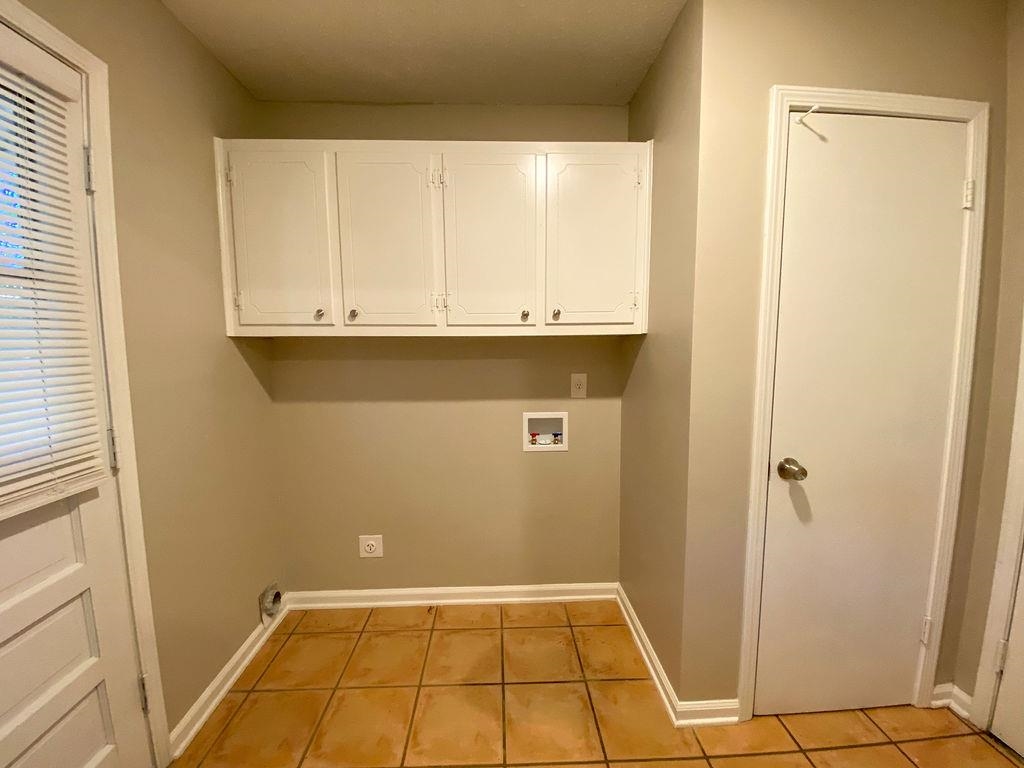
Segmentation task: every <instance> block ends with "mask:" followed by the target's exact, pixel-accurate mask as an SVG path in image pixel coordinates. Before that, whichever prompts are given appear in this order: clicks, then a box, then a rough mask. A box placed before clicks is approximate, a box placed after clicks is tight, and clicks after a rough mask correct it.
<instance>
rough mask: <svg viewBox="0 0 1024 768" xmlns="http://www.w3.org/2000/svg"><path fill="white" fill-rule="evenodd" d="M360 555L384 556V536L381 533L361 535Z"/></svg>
mask: <svg viewBox="0 0 1024 768" xmlns="http://www.w3.org/2000/svg"><path fill="white" fill-rule="evenodd" d="M359 556H360V557H384V537H383V536H381V535H380V534H376V535H374V536H360V537H359Z"/></svg>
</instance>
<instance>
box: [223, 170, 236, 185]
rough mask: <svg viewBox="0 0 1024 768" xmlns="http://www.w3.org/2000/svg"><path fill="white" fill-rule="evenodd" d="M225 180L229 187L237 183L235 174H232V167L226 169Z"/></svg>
mask: <svg viewBox="0 0 1024 768" xmlns="http://www.w3.org/2000/svg"><path fill="white" fill-rule="evenodd" d="M224 180H225V181H226V182H227V183H228V186H229V187H230V186H231V185H232V184H234V183H235V174H233V173H232V172H231V166H230V165H229V166H227V167H226V168H225V169H224Z"/></svg>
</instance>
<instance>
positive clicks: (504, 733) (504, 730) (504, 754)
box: [498, 605, 508, 765]
mask: <svg viewBox="0 0 1024 768" xmlns="http://www.w3.org/2000/svg"><path fill="white" fill-rule="evenodd" d="M498 653H499V654H500V657H499V659H498V664H499V666H500V667H501V763H502V765H504V764H505V763H507V762H508V721H507V720H506V719H505V608H504V606H501V605H499V606H498Z"/></svg>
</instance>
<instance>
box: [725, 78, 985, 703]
mask: <svg viewBox="0 0 1024 768" xmlns="http://www.w3.org/2000/svg"><path fill="white" fill-rule="evenodd" d="M812 108H815V109H817V110H818V111H821V112H834V113H841V114H858V115H884V116H890V117H915V118H923V119H932V120H948V121H955V122H960V123H965V124H966V125H967V135H968V149H967V152H968V155H967V166H966V167H965V169H964V178H965V179H971V180H973V182H974V191H973V195H974V200H973V205H972V206H971V208H970V209H965V210H964V232H965V236H964V241H963V250H962V254H963V255H962V266H961V279H960V286H961V294H960V307H959V314H958V322H957V330H958V333H957V346H956V349H957V359H956V363H955V367H954V371H953V382H954V391H953V396H952V399H951V402H950V419H949V424H948V429H947V435H946V446H945V471H944V481H943V483H944V489H943V494H942V504H941V507H940V509H939V510H938V515H939V519H938V525H937V535H936V541H935V550H934V555H933V559H932V573H931V579H930V583H929V589H928V605H927V606H922V614H923V615H926V616H928V617H930V618H931V623H930V626H928V627H927V628H923V630H922V631H923V634H922V637H924V633H927V638H928V640H929V642H928V643H927V644H923V646H922V649H921V655H920V658H919V661H918V670H917V685H916V696H915V700H914V703H915V704H917V705H918V706H930V705H931V701H932V690H933V688H934V686H935V668H936V665H937V664H938V653H939V638H941V637H942V622H943V618H944V613H945V607H946V594H947V592H948V589H949V574H950V569H951V567H952V558H953V540H954V536H955V533H956V518H957V507H958V504H959V499H960V484H961V477H962V474H963V460H964V446H965V439H966V432H967V414H968V408H969V405H970V394H971V375H972V372H973V362H974V334H975V327H976V325H977V316H978V287H979V283H980V278H981V250H982V234H983V229H984V221H985V170H986V159H987V156H988V112H989V109H988V105H987V104H985V103H981V102H975V101H960V100H955V99H942V98H932V97H926V96H906V95H902V94H894V93H881V92H874V91H851V90H839V89H830V88H805V87H795V86H780V85H777V86H775V87H773V88H772V89H771V112H770V116H769V139H768V172H767V181H768V186H767V194H766V199H765V224H764V250H763V256H762V265H761V298H760V315H759V329H758V346H757V379H756V384H755V388H754V430H753V440H752V446H751V463H750V491H749V502H748V510H747V550H746V571H745V577H744V590H743V633H742V639H741V646H740V670H739V701H740V719H741V720H747V719H750V717H752V716H753V712H754V683H755V673H756V670H757V642H758V628H759V626H760V621H761V580H762V575H763V560H764V544H765V529H766V514H767V504H768V482H767V471H768V465H769V462H770V449H771V425H772V398H773V383H774V381H775V347H776V333H777V326H778V315H779V283H780V277H781V273H782V217H783V209H784V206H785V192H786V159H787V152H788V149H789V127H790V120H789V114H790V113H791V112H801V111H803V112H806V111H808V110H810V109H812ZM965 196H966V189H965Z"/></svg>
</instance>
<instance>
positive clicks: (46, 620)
mask: <svg viewBox="0 0 1024 768" xmlns="http://www.w3.org/2000/svg"><path fill="white" fill-rule="evenodd" d="M0 19H2V20H4V21H6V22H8V23H10V24H12V26H13V27H15V28H18V29H22V30H24V31H25V32H26V34H28V35H32V36H33V37H34V36H35V33H36V32H38V33H39V34H40V35H41V36H43V37H46V38H47V45H48V46H50V47H52V48H55V49H59V50H62V53H63V49H65V48H66V49H68V54H69V55H68V58H69V59H71V60H75V59H79V60H84V62H85V63H86V64H87V65H92V64H94V63H95V62H94V61H93V60H91V59H90V58H89V57H88V56H87V55H86V54H84V52H81V51H80V50H79V49H77V48H74V47H73V46H72V45H71V44H69V43H68V44H65V42H66V41H64V40H63V39H61V38H59V36H57V34H56V33H55V32H53V31H52V29H50V28H48V27H46V26H45V25H43V24H42V23H41V22H40V21H39V20H38V18H37V17H34V16H32V15H31V14H28V13H27V12H26V11H24V10H23V9H21V8H20V7H11V6H8V5H0ZM97 70H99V67H93V66H88V67H87V69H86V71H87V73H88V74H87V77H90V78H92V77H93V76H94V75H95V76H96V79H90V86H91V87H90V97H89V99H90V101H89V104H90V106H92V107H101V106H103V105H104V103H105V97H106V91H105V87H104V86H105V80H104V79H103V78H102V77H101V76H100V75H99V74H97ZM0 79H2V80H3V84H4V89H5V95H6V98H5V102H6V106H7V108H8V109H9V110H13V112H9V113H8V116H11V117H13V122H8V123H7V126H8V127H0V166H2V167H3V169H4V174H3V187H4V190H3V199H4V201H5V202H4V212H3V214H2V218H3V220H4V227H5V230H6V231H10V232H17V233H18V234H17V236H16V238H15V240H16V241H17V242H12V243H8V242H7V240H8V238H3V241H4V242H2V243H0V248H2V249H3V250H4V251H5V255H4V261H5V263H10V262H12V261H13V260H16V259H17V258H19V257H18V256H16V255H14V254H17V253H23V255H22V256H21V257H20V258H23V259H25V260H26V261H25V264H26V266H25V269H26V272H25V273H24V275H21V276H16V275H13V273H12V276H11V279H10V280H8V281H7V282H8V283H11V284H12V285H14V284H17V285H21V284H22V283H21V281H26V280H27V281H32V280H35V281H38V282H39V287H38V291H39V294H40V296H41V297H45V296H46V294H47V292H53V291H55V290H57V288H56V287H55V286H56V285H58V284H64V285H65V286H66V287H65V288H64V290H66V291H68V294H69V297H70V296H80V297H81V298H76V299H70V298H68V299H67V301H73V302H74V303H81V305H82V306H84V307H86V310H85V311H84V312H83V313H82V319H81V320H67V319H65V320H62V321H60V323H61V324H64V325H67V324H68V323H72V324H74V323H78V322H82V323H84V326H83V328H82V330H81V331H80V332H78V333H75V334H73V336H70V337H68V338H82V339H90V340H91V341H90V344H92V345H93V347H94V349H95V352H94V354H93V358H92V361H91V362H82V360H83V358H81V356H80V353H78V352H76V353H75V354H76V355H78V357H77V358H76V359H78V360H79V361H80V362H78V363H76V364H75V367H76V369H77V368H80V367H81V366H83V365H85V366H89V365H91V366H92V368H93V380H94V382H95V383H94V384H93V385H92V386H95V387H96V389H95V390H94V394H93V395H92V396H94V397H95V398H96V401H97V410H99V409H102V410H104V411H105V410H106V408H105V405H106V403H104V402H102V401H104V400H105V397H106V393H105V388H104V387H103V385H102V381H103V379H104V370H103V366H102V364H101V362H100V356H101V351H100V348H99V339H100V336H101V334H100V329H99V323H100V319H99V313H98V311H97V306H96V305H97V300H98V298H97V296H96V295H95V293H93V290H92V289H93V288H94V287H95V286H96V283H98V284H99V285H100V286H108V285H109V283H110V275H109V266H110V265H109V263H108V264H106V265H104V266H105V267H106V269H104V268H101V269H100V270H99V274H98V275H97V276H96V280H95V281H94V279H93V270H94V265H93V254H92V252H91V251H90V248H89V241H90V235H93V236H94V237H95V241H96V242H97V244H98V245H100V244H104V245H105V244H107V242H108V238H107V235H108V232H107V231H106V230H107V227H108V226H110V224H111V222H108V221H107V220H105V219H100V218H99V217H97V218H96V219H95V220H93V221H90V220H89V218H88V216H89V209H90V208H95V209H97V211H98V212H102V211H105V210H106V205H107V203H108V200H107V199H106V194H107V193H109V187H108V185H107V182H108V181H109V178H106V179H104V180H103V182H102V183H101V184H100V185H98V186H102V187H103V194H101V195H100V197H101V199H100V200H98V201H97V200H95V199H92V200H90V199H87V192H86V188H87V182H86V177H85V169H84V158H85V155H86V151H85V150H84V148H85V147H86V146H87V140H86V136H87V134H86V128H87V127H88V128H89V129H90V135H91V136H93V137H94V138H96V139H102V138H105V137H106V136H107V134H106V131H105V130H104V129H105V127H106V126H105V125H104V124H103V122H102V120H100V118H99V116H97V115H96V114H95V112H93V113H91V114H89V115H88V118H89V119H88V120H85V119H84V117H85V116H84V115H83V113H84V112H85V110H86V107H85V104H84V103H83V99H82V96H83V93H82V88H81V83H82V76H81V74H80V73H79V72H77V71H75V70H73V69H71V68H70V67H68V66H67V65H65V64H64V63H62V62H60V61H59V60H57V59H56V58H54V57H53V56H52V55H50V54H48V53H45V52H44V51H43V50H42V49H41V48H39V47H37V46H36V45H35V44H33V43H32V42H30V41H29V39H28V38H27V37H23V36H21V35H19V34H17V33H15V32H13V31H11V29H8V28H7V27H4V26H0ZM94 99H95V100H94ZM44 114H45V115H46V117H45V119H44V117H43V116H44ZM32 115H36V117H35V119H34V120H33V119H30V118H31V116H32ZM11 126H13V127H11ZM27 126H34V128H33V129H32V130H29V128H28V127H27ZM107 159H109V158H107ZM105 167H106V169H107V170H109V165H106V164H105ZM44 177H46V178H48V179H49V182H48V183H47V184H46V185H43V184H42V180H43V178H44ZM96 192H97V189H96V186H93V196H94V197H95V196H96ZM10 201H17V202H16V203H15V204H13V205H11V204H8V203H9V202H10ZM51 205H52V206H55V207H52V208H50V207H48V206H51ZM62 206H66V207H65V208H62ZM54 249H56V250H54ZM44 254H50V255H48V256H45V260H44ZM53 254H59V255H58V256H56V261H54V260H53V258H54V256H53ZM32 259H39V260H40V261H39V263H40V264H42V263H51V264H63V265H65V266H64V267H60V268H59V269H58V268H57V267H36V268H33V267H30V266H29V265H30V264H31V261H32ZM46 260H48V261H46ZM33 269H34V270H35V272H36V275H35V276H33V272H32V271H33ZM49 269H55V270H57V271H54V272H52V273H50V277H46V278H44V277H43V275H44V274H47V271H48V270H49ZM76 271H77V272H78V273H79V274H80V275H81V277H80V278H72V277H71V276H72V275H74V274H75V272H76ZM115 272H116V262H115ZM58 275H61V276H62V277H55V276H58ZM79 280H80V282H79ZM115 282H116V281H115ZM19 290H23V288H19V289H16V290H13V291H8V292H7V293H9V294H11V295H10V296H7V297H5V299H6V303H5V306H7V307H8V309H5V313H7V312H8V311H9V309H10V308H11V307H13V306H14V305H13V304H11V301H13V300H14V297H15V295H16V294H17V292H18V291H19ZM48 303H51V302H49V301H43V300H42V299H40V300H38V304H39V307H38V312H39V313H41V314H40V317H41V318H45V317H46V316H47V314H46V313H48V312H52V311H54V310H52V309H46V310H44V309H43V308H42V307H43V306H44V305H46V304H48ZM109 308H110V315H112V316H113V317H112V318H111V319H110V320H109V323H110V324H109V325H105V327H104V330H109V331H111V335H112V336H115V337H116V338H115V341H114V342H113V343H114V344H115V347H116V348H118V349H120V348H121V346H120V344H121V342H122V341H123V338H122V337H121V336H120V335H119V334H118V333H117V330H118V329H117V328H115V327H114V326H115V325H117V324H119V320H120V306H119V304H118V299H117V298H116V297H115V298H112V299H111V301H110V304H109ZM17 318H24V316H23V315H18V316H17ZM17 318H16V319H17ZM19 322H24V320H23V319H19ZM40 322H42V323H43V326H41V327H45V326H46V322H47V321H45V320H40ZM9 324H10V325H12V326H15V325H16V323H9ZM61 324H58V323H57V322H56V321H54V324H53V325H52V326H51V327H52V328H54V329H57V328H58V327H64V325H61ZM43 335H45V333H44V334H43ZM76 344H77V342H76ZM77 348H78V347H77V346H76V347H75V349H77ZM25 349H27V348H22V347H18V346H17V345H14V346H13V347H12V348H11V349H8V350H6V354H5V355H4V356H3V357H4V362H8V361H11V366H12V367H10V368H9V369H8V371H7V372H8V373H10V372H11V371H13V370H15V366H17V365H21V362H23V361H24V359H27V358H25V355H26V354H27V353H26V351H25ZM67 349H68V350H71V349H72V346H70V345H69V346H68V347H67ZM52 350H53V347H52V346H49V345H45V344H40V345H39V350H38V352H36V353H34V354H38V355H39V362H40V367H41V370H45V371H47V373H45V374H43V381H44V382H49V381H57V380H58V379H59V370H60V363H59V355H57V356H55V355H54V353H53V352H52ZM109 353H110V350H109V349H107V350H105V351H104V354H109ZM68 354H70V353H68ZM87 359H88V358H85V360H87ZM19 361H21V362H19ZM121 363H123V360H120V359H117V360H113V361H108V364H109V365H110V367H111V368H113V369H115V373H114V379H113V380H112V382H111V392H110V398H111V408H112V410H113V411H115V414H114V419H115V420H117V419H119V418H121V416H120V414H121V413H122V411H121V405H122V403H123V399H122V394H123V392H122V386H123V385H124V379H123V378H122V376H123V373H124V371H123V366H122V365H121ZM12 375H13V374H12ZM13 380H14V379H12V378H11V377H5V381H8V382H9V381H13ZM45 386H49V385H48V384H44V387H45ZM81 386H82V387H85V383H84V380H83V384H82V385H81ZM6 390H7V391H6V392H5V397H4V404H5V408H4V409H3V410H4V412H3V414H2V415H3V417H4V419H3V421H4V423H5V425H7V426H6V428H5V429H6V431H7V432H6V435H7V437H10V435H11V434H12V433H11V432H10V430H11V427H10V425H11V424H16V423H20V422H19V421H18V420H19V419H21V418H23V417H24V415H25V412H24V411H23V410H19V406H18V403H17V402H16V399H15V400H12V398H11V397H10V396H9V395H11V391H10V387H9V386H8V387H6ZM86 391H87V390H85V389H82V390H81V392H82V393H85V392H86ZM80 396H85V395H84V394H82V395H80ZM101 403H102V405H101ZM8 406H10V407H11V408H12V409H13V410H6V409H7V407H8ZM54 413H56V409H54ZM54 418H56V417H54ZM91 421H92V419H91V418H87V419H85V420H83V421H82V422H81V427H80V430H81V434H82V435H83V436H84V435H85V434H86V433H87V431H88V430H90V429H100V428H99V427H98V426H94V427H93V426H90V422H91ZM129 425H130V422H129ZM129 431H130V428H129ZM82 439H84V437H83V438H82ZM17 442H18V441H17V440H14V441H11V440H7V439H5V445H7V446H8V449H7V450H5V461H6V460H12V461H18V460H19V459H18V456H17V455H14V456H13V457H11V456H10V455H9V453H10V451H9V447H10V446H11V445H16V444H17ZM65 444H66V445H69V446H70V445H72V443H71V442H66V443H65ZM129 444H130V441H129ZM90 450H91V449H90ZM50 451H51V452H52V454H53V455H54V456H55V457H57V456H59V455H61V451H58V449H57V448H56V447H51V448H50ZM128 452H129V453H131V454H132V455H131V456H130V457H127V456H126V458H130V459H131V462H132V471H133V470H134V456H133V452H132V451H130V450H129V451H128ZM63 455H67V456H70V451H69V450H63ZM55 460H56V459H55ZM123 490H125V489H122V488H120V487H119V484H118V482H117V480H116V479H115V477H114V476H113V475H112V473H111V472H110V471H109V470H103V471H102V472H99V473H96V472H93V473H90V474H88V475H83V477H82V479H80V480H76V481H74V482H68V483H65V484H63V485H61V484H58V485H55V486H54V487H53V489H52V490H51V491H50V492H48V493H45V492H40V493H38V494H36V495H35V496H31V497H25V498H23V499H19V500H18V501H16V502H15V503H7V504H4V505H3V506H2V507H0V551H2V552H0V680H2V681H3V685H0V765H2V766H8V765H12V766H18V767H19V768H27V767H28V766H52V765H61V766H64V765H67V766H86V765H88V766H104V767H110V768H112V767H113V766H124V767H125V768H129V767H134V766H145V765H150V764H151V763H152V753H151V745H150V733H149V730H148V725H147V720H146V717H145V716H144V714H143V709H142V700H141V698H140V689H139V680H140V658H139V650H138V648H137V646H136V638H135V622H134V618H133V615H132V604H133V600H134V597H133V595H132V593H131V591H130V590H129V580H128V563H127V561H126V548H127V549H129V550H133V547H132V545H131V544H128V543H127V542H126V540H125V534H124V529H123V528H122V516H121V509H120V499H119V496H120V495H121V493H122V491H123ZM128 493H129V494H130V493H131V491H130V489H128ZM143 563H144V561H143ZM140 599H141V600H142V602H145V603H147V604H148V594H147V595H146V596H145V598H141V597H140ZM146 623H148V622H146ZM157 694H158V695H159V691H157ZM161 713H162V704H161ZM157 752H158V754H159V759H163V756H164V754H165V752H164V751H162V750H160V749H158V750H157Z"/></svg>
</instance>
